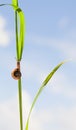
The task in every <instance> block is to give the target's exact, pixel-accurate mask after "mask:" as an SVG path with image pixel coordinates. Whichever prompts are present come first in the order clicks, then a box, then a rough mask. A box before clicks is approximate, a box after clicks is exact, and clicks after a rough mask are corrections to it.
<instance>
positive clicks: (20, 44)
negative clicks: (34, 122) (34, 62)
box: [0, 4, 25, 61]
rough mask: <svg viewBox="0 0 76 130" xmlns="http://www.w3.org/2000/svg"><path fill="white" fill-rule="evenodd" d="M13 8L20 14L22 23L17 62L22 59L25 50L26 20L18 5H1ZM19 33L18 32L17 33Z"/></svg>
mask: <svg viewBox="0 0 76 130" xmlns="http://www.w3.org/2000/svg"><path fill="white" fill-rule="evenodd" d="M5 5H7V6H12V7H13V9H14V10H15V11H16V12H17V13H18V16H19V21H20V33H19V37H18V36H17V37H18V38H17V39H18V40H17V42H18V43H17V60H18V61H20V60H21V58H22V53H23V48H24V33H25V19H24V13H23V11H22V10H21V9H20V8H19V7H18V6H16V5H13V4H1V5H0V6H5ZM16 33H17V32H16Z"/></svg>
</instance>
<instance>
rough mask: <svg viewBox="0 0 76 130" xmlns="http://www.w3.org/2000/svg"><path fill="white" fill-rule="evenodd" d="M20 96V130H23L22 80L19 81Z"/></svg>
mask: <svg viewBox="0 0 76 130" xmlns="http://www.w3.org/2000/svg"><path fill="white" fill-rule="evenodd" d="M18 95H19V113H20V130H23V118H22V85H21V79H19V80H18Z"/></svg>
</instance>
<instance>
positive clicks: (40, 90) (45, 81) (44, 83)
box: [25, 61, 66, 130]
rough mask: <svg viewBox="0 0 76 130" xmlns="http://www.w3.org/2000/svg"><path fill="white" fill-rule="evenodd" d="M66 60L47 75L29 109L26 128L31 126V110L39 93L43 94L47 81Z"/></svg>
mask: <svg viewBox="0 0 76 130" xmlns="http://www.w3.org/2000/svg"><path fill="white" fill-rule="evenodd" d="M65 62H66V61H64V62H61V63H60V64H58V65H57V66H56V67H55V68H54V69H53V70H52V71H51V73H50V74H49V75H48V76H47V77H46V79H45V80H44V81H43V83H42V85H41V87H40V88H39V90H38V92H37V94H36V96H35V98H34V100H33V102H32V105H31V108H30V111H29V115H28V118H27V122H26V128H25V130H28V127H29V119H30V115H31V112H32V110H33V108H34V105H35V103H36V101H37V99H38V97H39V95H40V94H41V92H42V91H43V89H44V88H45V86H46V85H47V83H48V82H49V80H50V79H51V78H52V76H53V75H54V74H55V72H56V71H57V70H58V69H59V68H60V67H61V66H62V65H63V64H64V63H65Z"/></svg>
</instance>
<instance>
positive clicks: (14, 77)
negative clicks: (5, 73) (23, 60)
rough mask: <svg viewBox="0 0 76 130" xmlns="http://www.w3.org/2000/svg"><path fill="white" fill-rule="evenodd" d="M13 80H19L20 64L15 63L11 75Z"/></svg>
mask: <svg viewBox="0 0 76 130" xmlns="http://www.w3.org/2000/svg"><path fill="white" fill-rule="evenodd" d="M11 75H12V77H13V79H15V80H19V79H20V78H21V72H20V62H17V68H15V69H14V70H13V71H12V73H11Z"/></svg>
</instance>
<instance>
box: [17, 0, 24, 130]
mask: <svg viewBox="0 0 76 130" xmlns="http://www.w3.org/2000/svg"><path fill="white" fill-rule="evenodd" d="M17 6H18V1H17ZM15 29H16V30H15V31H16V56H17V61H18V60H19V47H18V18H17V12H16V11H15ZM21 84H22V83H21V78H20V79H19V80H18V96H19V116H20V130H23V116H22V85H21Z"/></svg>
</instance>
